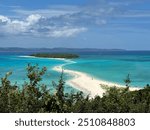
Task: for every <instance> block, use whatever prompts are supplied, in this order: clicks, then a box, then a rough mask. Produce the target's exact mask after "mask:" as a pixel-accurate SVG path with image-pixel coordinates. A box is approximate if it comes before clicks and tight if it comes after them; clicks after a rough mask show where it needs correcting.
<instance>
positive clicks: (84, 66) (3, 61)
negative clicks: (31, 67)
mask: <svg viewBox="0 0 150 130" xmlns="http://www.w3.org/2000/svg"><path fill="white" fill-rule="evenodd" d="M30 53H31V52H30ZM28 54H29V53H28V52H23V53H14V52H13V53H11V52H9V53H8V52H7V53H0V77H2V76H4V74H5V73H6V72H8V71H12V72H13V75H12V76H11V77H10V80H12V81H13V82H14V83H15V81H17V83H18V84H23V83H24V81H25V80H27V78H26V76H25V75H26V70H25V68H26V66H27V64H28V63H31V64H38V65H39V66H40V67H42V66H46V67H47V68H48V71H47V73H46V74H45V76H44V78H43V79H44V80H43V81H42V83H45V84H47V85H48V86H49V87H50V88H51V90H54V89H53V88H52V85H51V84H52V83H51V82H52V81H56V82H57V81H58V79H59V76H60V74H59V73H58V72H55V71H53V70H51V69H52V68H53V67H54V66H56V65H61V64H64V63H65V61H60V60H52V59H43V58H24V57H20V56H25V55H28ZM78 54H79V55H80V58H79V59H75V60H74V61H75V62H76V63H73V64H70V65H67V66H65V68H67V69H72V70H77V71H81V72H85V73H88V74H90V75H92V76H93V77H95V78H99V79H103V80H106V81H111V82H116V83H120V84H124V79H125V78H126V76H127V75H128V74H130V76H131V80H132V84H131V85H132V86H139V87H144V86H145V85H146V84H150V51H116V52H115V51H101V52H92V53H81V52H80V53H78ZM68 78H71V77H70V76H69V75H65V80H67V79H68ZM71 90H73V88H71V87H69V86H67V88H66V91H71Z"/></svg>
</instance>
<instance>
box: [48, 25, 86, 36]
mask: <svg viewBox="0 0 150 130" xmlns="http://www.w3.org/2000/svg"><path fill="white" fill-rule="evenodd" d="M85 31H87V28H84V27H82V28H75V27H74V28H70V27H63V28H60V29H58V30H54V31H52V32H50V33H49V34H48V35H49V36H50V37H55V38H59V37H64V36H65V37H71V36H74V35H76V34H78V33H81V32H85Z"/></svg>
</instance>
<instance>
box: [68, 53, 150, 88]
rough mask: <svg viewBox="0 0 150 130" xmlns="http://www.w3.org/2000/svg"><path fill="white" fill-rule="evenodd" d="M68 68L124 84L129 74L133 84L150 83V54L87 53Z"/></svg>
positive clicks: (138, 85) (143, 84) (137, 85)
mask: <svg viewBox="0 0 150 130" xmlns="http://www.w3.org/2000/svg"><path fill="white" fill-rule="evenodd" d="M66 68H67V69H73V70H78V71H82V72H86V73H88V74H90V75H92V76H93V77H95V78H100V79H102V80H106V81H110V82H114V83H119V84H122V85H125V83H124V79H126V77H127V75H128V74H130V78H131V81H132V82H131V85H132V86H135V87H144V86H145V85H147V84H150V55H86V56H82V57H81V58H80V59H78V60H76V64H72V65H68V66H66Z"/></svg>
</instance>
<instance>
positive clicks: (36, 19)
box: [0, 14, 87, 38]
mask: <svg viewBox="0 0 150 130" xmlns="http://www.w3.org/2000/svg"><path fill="white" fill-rule="evenodd" d="M51 20H52V19H50V18H46V17H42V16H41V15H39V14H32V15H30V16H28V17H27V18H25V19H24V20H18V19H9V18H8V17H5V16H0V21H2V22H3V23H2V24H0V34H5V35H30V36H31V35H32V36H42V37H43V36H46V37H55V38H59V37H71V36H75V35H77V34H78V33H81V32H84V31H86V30H87V29H86V28H85V27H77V26H66V25H64V24H62V25H61V26H60V24H58V23H56V24H55V25H54V24H52V23H53V22H54V21H53V22H52V23H51ZM60 22H61V21H60Z"/></svg>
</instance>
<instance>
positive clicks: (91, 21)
mask: <svg viewBox="0 0 150 130" xmlns="http://www.w3.org/2000/svg"><path fill="white" fill-rule="evenodd" d="M0 47H24V48H43V47H44V48H55V47H67V48H101V49H128V50H150V0H0Z"/></svg>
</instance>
